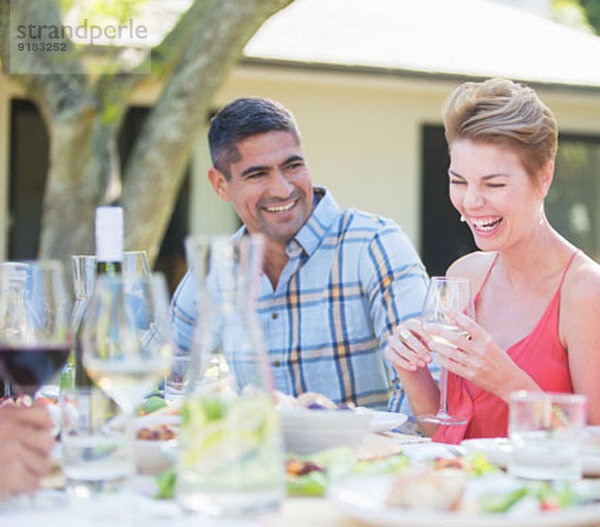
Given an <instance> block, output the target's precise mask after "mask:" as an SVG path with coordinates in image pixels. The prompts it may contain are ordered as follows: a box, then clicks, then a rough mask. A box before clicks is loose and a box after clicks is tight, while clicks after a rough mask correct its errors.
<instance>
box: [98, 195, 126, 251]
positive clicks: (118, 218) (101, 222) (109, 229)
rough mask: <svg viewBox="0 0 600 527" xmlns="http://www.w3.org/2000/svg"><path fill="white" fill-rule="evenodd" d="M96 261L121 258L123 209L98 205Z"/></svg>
mask: <svg viewBox="0 0 600 527" xmlns="http://www.w3.org/2000/svg"><path fill="white" fill-rule="evenodd" d="M95 234H96V261H97V262H121V261H122V260H123V209H122V208H121V207H98V208H97V209H96V224H95Z"/></svg>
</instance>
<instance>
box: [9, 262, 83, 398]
mask: <svg viewBox="0 0 600 527" xmlns="http://www.w3.org/2000/svg"><path fill="white" fill-rule="evenodd" d="M70 310H71V305H70V297H69V293H68V289H67V284H66V280H65V273H64V268H63V265H62V263H61V262H59V261H57V260H38V261H32V262H28V263H19V262H6V263H3V264H1V265H0V375H1V376H2V377H4V379H5V380H7V381H8V382H10V383H11V384H12V386H13V388H14V389H15V390H16V391H17V392H20V393H22V394H27V395H30V396H33V395H34V394H35V392H36V391H37V390H38V389H39V388H40V386H41V385H42V384H44V383H46V382H48V381H49V380H50V379H51V378H52V377H53V376H54V375H55V374H56V373H57V372H58V371H59V370H60V368H61V367H62V366H63V364H64V363H65V361H66V360H67V357H68V355H69V351H70V349H71V331H70Z"/></svg>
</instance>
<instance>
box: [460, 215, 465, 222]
mask: <svg viewBox="0 0 600 527" xmlns="http://www.w3.org/2000/svg"><path fill="white" fill-rule="evenodd" d="M466 221H467V220H466V219H465V217H464V216H463V215H462V214H461V215H460V222H461V223H465V222H466Z"/></svg>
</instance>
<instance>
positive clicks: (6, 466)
mask: <svg viewBox="0 0 600 527" xmlns="http://www.w3.org/2000/svg"><path fill="white" fill-rule="evenodd" d="M53 426H54V423H53V421H52V419H51V417H50V413H49V412H48V410H47V409H46V408H45V407H44V406H43V405H39V406H37V405H36V406H33V407H30V408H27V407H18V406H7V407H3V408H0V466H1V467H2V477H1V478H0V499H2V498H4V497H7V496H10V495H12V494H19V493H22V492H31V491H33V490H35V489H36V488H37V487H38V485H39V480H40V478H41V477H42V476H44V475H46V474H47V473H48V472H49V471H50V468H51V463H50V452H51V451H52V447H53V446H54V438H53V436H52V434H51V431H52V428H53Z"/></svg>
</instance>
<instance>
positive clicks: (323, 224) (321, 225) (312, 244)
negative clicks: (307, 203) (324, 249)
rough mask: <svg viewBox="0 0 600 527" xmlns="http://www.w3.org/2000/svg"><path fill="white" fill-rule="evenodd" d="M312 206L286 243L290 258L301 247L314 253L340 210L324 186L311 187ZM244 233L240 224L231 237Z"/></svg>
mask: <svg viewBox="0 0 600 527" xmlns="http://www.w3.org/2000/svg"><path fill="white" fill-rule="evenodd" d="M313 207H314V208H313V211H312V214H311V215H310V217H309V218H308V220H307V222H306V223H305V224H304V225H303V226H302V227H301V229H300V230H299V231H298V232H297V233H296V236H294V238H292V239H291V240H290V241H289V243H288V245H287V248H286V252H287V253H288V256H290V258H291V257H294V256H297V255H298V254H299V253H300V251H301V250H302V249H304V252H306V254H307V255H308V256H310V255H311V254H312V253H314V252H315V250H316V249H317V247H318V246H319V245H320V244H321V241H322V240H323V238H324V237H325V234H326V233H327V231H328V230H329V227H330V226H331V224H332V223H333V221H334V220H335V218H336V217H337V215H338V213H339V210H340V207H339V205H338V204H337V203H336V202H335V200H334V199H333V196H332V195H331V193H330V192H329V191H328V190H327V189H326V188H324V187H313ZM246 233H247V231H246V227H245V226H244V225H242V227H241V228H240V229H239V230H238V231H237V232H236V233H235V234H234V236H233V237H234V238H239V237H241V236H243V235H244V234H246Z"/></svg>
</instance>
